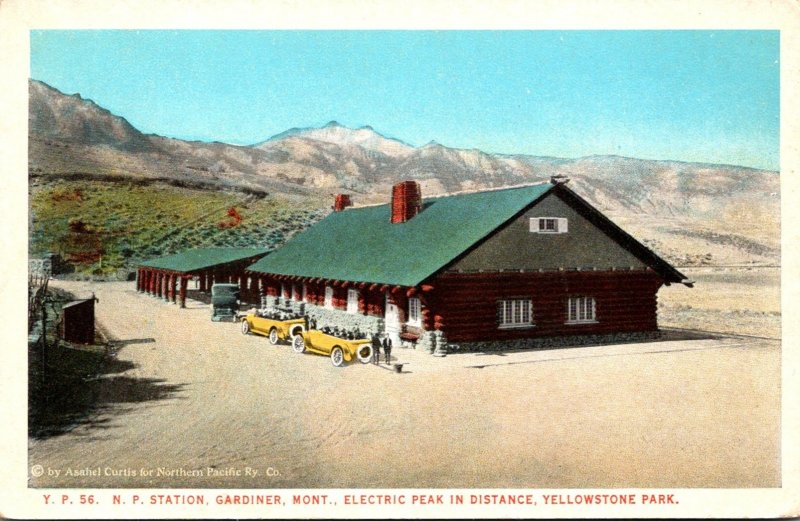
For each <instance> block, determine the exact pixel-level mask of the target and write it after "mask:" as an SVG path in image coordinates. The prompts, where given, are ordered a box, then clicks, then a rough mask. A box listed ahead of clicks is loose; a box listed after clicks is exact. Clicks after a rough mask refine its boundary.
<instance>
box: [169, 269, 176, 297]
mask: <svg viewBox="0 0 800 521" xmlns="http://www.w3.org/2000/svg"><path fill="white" fill-rule="evenodd" d="M177 279H178V276H177V275H176V274H175V273H171V274H170V276H169V300H170V301H172V303H173V304H174V303H175V301H176V297H177V295H175V283H176V282H177Z"/></svg>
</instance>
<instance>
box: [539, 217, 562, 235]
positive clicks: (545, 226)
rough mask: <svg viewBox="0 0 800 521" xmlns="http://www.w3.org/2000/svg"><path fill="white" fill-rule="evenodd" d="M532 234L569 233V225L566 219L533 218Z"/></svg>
mask: <svg viewBox="0 0 800 521" xmlns="http://www.w3.org/2000/svg"><path fill="white" fill-rule="evenodd" d="M530 231H531V233H567V232H568V231H569V224H568V223H567V219H566V218H564V217H531V221H530Z"/></svg>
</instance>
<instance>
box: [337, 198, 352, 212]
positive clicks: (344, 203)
mask: <svg viewBox="0 0 800 521" xmlns="http://www.w3.org/2000/svg"><path fill="white" fill-rule="evenodd" d="M348 206H353V203H352V202H351V201H350V196H349V195H347V194H336V195H335V198H334V200H333V211H334V212H341V211H344V209H345V208H347V207H348Z"/></svg>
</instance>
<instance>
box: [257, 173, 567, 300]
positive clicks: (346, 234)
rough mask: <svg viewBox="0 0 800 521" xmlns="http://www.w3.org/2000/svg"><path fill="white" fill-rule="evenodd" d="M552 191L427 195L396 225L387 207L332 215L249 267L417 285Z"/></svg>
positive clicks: (525, 189) (531, 189) (547, 186)
mask: <svg viewBox="0 0 800 521" xmlns="http://www.w3.org/2000/svg"><path fill="white" fill-rule="evenodd" d="M551 188H553V185H552V184H550V183H546V184H539V185H532V186H524V187H520V188H508V189H505V190H495V191H488V192H476V193H470V194H463V195H453V196H449V197H439V198H434V199H425V200H424V201H423V209H422V211H421V212H420V213H419V214H418V215H417V216H415V217H414V218H412V219H411V220H409V221H407V222H405V223H399V224H391V223H390V221H389V218H390V209H389V205H388V204H385V205H381V206H371V207H366V208H353V209H349V210H345V211H343V212H334V213H332V214H330V215H329V216H328V217H326V218H325V219H323V220H322V221H320V222H319V223H317V224H316V225H314V226H312V227H311V228H309V229H308V230H306V231H305V232H303V233H301V234H299V235H296V236H295V237H294V238H292V239H291V240H290V241H289V242H287V243H286V244H285V245H284V246H282V247H281V248H279V249H277V250H275V251H274V252H272V253H271V254H269V255H268V256H266V257H264V258H263V259H261V260H259V261H258V262H256V263H255V264H253V265H252V266H250V267H249V268H248V270H249V271H252V272H256V273H271V274H278V275H299V276H304V277H321V278H327V279H336V280H347V281H353V282H373V283H381V284H393V285H400V286H415V285H417V284H419V283H420V282H422V281H423V280H425V279H426V278H428V277H429V276H430V275H432V274H434V273H436V272H437V271H438V270H440V269H441V268H442V267H444V266H445V265H446V264H448V263H449V262H450V261H452V260H453V259H455V258H456V257H457V256H458V255H460V254H461V253H463V252H464V251H465V250H466V249H467V248H469V247H470V246H472V245H473V244H475V243H476V242H478V241H479V240H481V239H483V238H484V237H486V236H487V235H489V234H490V233H492V232H493V231H494V230H495V229H497V227H498V226H500V225H501V224H503V223H504V222H506V221H507V220H509V219H511V218H512V217H513V216H514V215H516V214H517V213H518V212H520V211H521V210H523V209H524V208H525V207H526V206H528V205H529V204H530V203H532V202H533V201H535V200H536V199H539V198H540V197H542V196H543V195H544V194H546V193H547V192H548V191H549V190H550V189H551Z"/></svg>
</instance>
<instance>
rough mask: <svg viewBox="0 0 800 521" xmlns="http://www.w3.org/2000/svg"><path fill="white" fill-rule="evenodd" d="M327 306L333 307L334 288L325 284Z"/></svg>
mask: <svg viewBox="0 0 800 521" xmlns="http://www.w3.org/2000/svg"><path fill="white" fill-rule="evenodd" d="M325 307H326V308H328V309H333V288H332V287H330V286H325Z"/></svg>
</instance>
